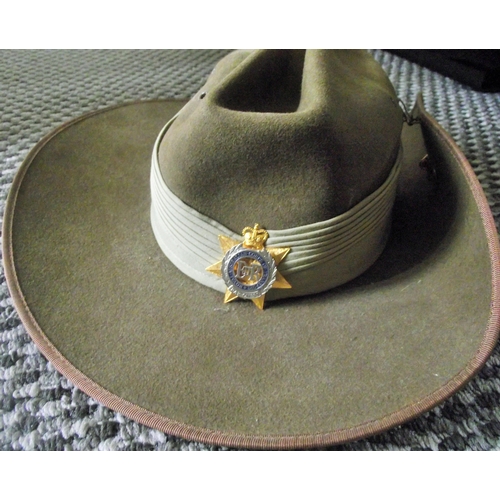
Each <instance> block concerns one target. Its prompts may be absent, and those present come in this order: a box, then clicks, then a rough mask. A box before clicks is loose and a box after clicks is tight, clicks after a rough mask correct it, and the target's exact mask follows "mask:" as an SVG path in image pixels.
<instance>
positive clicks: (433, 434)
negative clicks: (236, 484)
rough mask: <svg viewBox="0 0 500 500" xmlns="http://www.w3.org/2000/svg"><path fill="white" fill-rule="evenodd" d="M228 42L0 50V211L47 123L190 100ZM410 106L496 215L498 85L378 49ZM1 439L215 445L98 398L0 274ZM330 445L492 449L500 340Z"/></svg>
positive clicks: (499, 213)
mask: <svg viewBox="0 0 500 500" xmlns="http://www.w3.org/2000/svg"><path fill="white" fill-rule="evenodd" d="M226 53H227V51H220V50H219V51H207V50H200V51H178V50H176V51H0V113H1V119H0V215H1V217H2V218H3V210H4V206H5V199H6V196H7V193H8V190H9V188H10V185H11V183H12V179H13V177H14V175H15V173H16V170H17V169H18V168H19V166H20V165H21V163H22V161H23V159H24V157H25V156H26V154H27V153H28V151H29V150H30V149H31V148H32V147H33V146H34V145H35V144H36V143H37V142H38V141H39V140H40V139H41V138H42V137H43V136H44V135H45V134H46V133H48V132H49V131H50V130H52V129H53V128H54V127H56V126H57V125H59V124H61V123H63V122H65V121H66V120H68V119H70V118H74V117H76V116H79V115H81V114H82V113H85V112H87V111H91V110H95V109H99V108H103V107H106V106H110V105H113V104H119V103H123V102H126V101H132V100H138V99H155V98H188V97H190V96H191V95H192V94H194V93H195V92H196V91H197V90H198V89H199V88H200V87H201V85H202V84H203V83H204V81H205V80H206V78H207V77H208V74H209V73H210V71H211V69H212V67H213V66H214V64H215V63H216V62H217V60H219V59H220V58H221V57H222V56H223V55H224V54H226ZM373 53H374V55H375V57H376V58H377V59H378V60H379V61H380V62H381V64H382V65H383V66H384V68H385V70H386V71H387V72H388V74H389V76H390V78H391V80H392V82H393V83H394V86H395V88H396V91H397V92H398V95H399V97H400V98H401V99H403V101H404V102H405V103H407V106H408V107H411V106H412V105H413V102H414V100H415V97H416V94H417V93H418V92H419V91H422V93H423V95H424V101H425V103H426V106H427V109H428V110H429V111H430V112H431V113H432V114H433V115H434V116H435V117H436V118H437V120H438V121H439V122H440V123H441V124H442V125H443V126H444V127H445V128H446V129H447V130H448V131H449V132H450V133H451V135H452V136H453V138H454V139H455V140H456V141H457V142H458V144H459V146H460V147H461V149H462V150H463V151H464V153H465V155H466V156H467V157H468V159H469V161H470V162H471V164H472V166H473V168H474V170H475V171H476V174H477V175H478V177H479V180H480V182H481V184H482V186H483V188H484V189H485V191H486V195H487V197H488V199H489V202H490V206H491V208H492V210H493V214H494V215H495V219H496V221H497V227H498V224H499V223H500V94H481V93H479V92H475V91H472V90H470V89H469V88H468V87H465V86H463V85H461V84H459V83H457V82H454V81H452V80H450V79H448V78H445V77H443V76H441V75H439V74H437V73H433V72H431V71H429V70H426V69H424V68H421V67H419V66H417V65H415V64H412V63H410V62H407V61H405V60H403V59H400V58H398V57H396V56H394V55H391V54H389V53H385V52H382V51H374V52H373ZM0 387H1V395H0V398H1V399H0V416H1V418H0V449H3V450H63V449H68V450H94V449H99V450H109V449H117V450H181V449H220V448H217V447H210V446H206V445H203V444H199V443H194V442H188V441H184V440H182V439H178V438H174V437H171V436H168V435H165V434H163V433H162V432H159V431H155V430H151V429H149V428H147V427H145V426H143V425H139V424H137V423H135V422H132V421H131V420H129V419H127V418H125V417H123V416H122V415H120V414H117V413H115V412H113V411H111V410H108V409H107V408H104V407H103V406H101V405H100V404H98V403H97V402H95V401H94V400H92V399H91V398H89V397H88V396H86V395H85V394H83V393H82V392H81V391H79V390H78V389H76V388H75V387H74V386H73V385H72V384H71V383H70V382H69V381H68V380H66V379H65V378H64V377H62V376H61V375H59V374H58V373H57V372H56V371H55V369H54V368H53V366H52V365H51V364H50V363H48V362H47V361H46V360H45V358H44V357H43V356H42V355H41V354H40V353H39V352H38V350H37V348H36V347H35V345H34V343H33V342H32V341H31V339H30V337H29V336H28V335H27V333H26V331H25V329H24V328H23V326H22V324H21V322H20V320H19V317H18V315H17V313H16V312H15V310H14V308H13V305H12V300H11V298H10V295H9V292H8V290H7V285H6V283H5V277H4V274H3V270H2V272H1V275H0ZM334 449H346V450H390V449H398V450H403V449H412V450H422V449H430V450H436V449H441V450H464V449H471V450H499V449H500V348H499V347H498V346H497V348H496V349H495V352H494V354H493V356H492V357H491V358H490V360H489V361H488V363H487V364H486V366H485V368H484V369H483V370H482V371H481V372H480V374H479V375H478V376H476V377H475V378H474V379H473V380H472V381H471V382H470V383H469V384H468V385H467V386H466V387H465V388H464V389H463V390H462V391H460V392H459V393H458V394H456V395H455V396H454V397H452V398H451V399H450V400H448V401H447V402H445V403H443V404H441V405H440V406H438V407H437V408H435V409H434V410H432V411H430V412H428V413H426V414H425V415H423V416H421V417H420V418H418V419H416V420H414V421H412V422H410V423H407V424H405V425H403V426H401V427H398V428H395V429H393V430H391V431H389V432H386V433H384V434H381V435H379V436H374V437H372V438H369V439H365V440H361V441H356V442H354V443H349V444H346V445H343V446H338V447H335V448H334Z"/></svg>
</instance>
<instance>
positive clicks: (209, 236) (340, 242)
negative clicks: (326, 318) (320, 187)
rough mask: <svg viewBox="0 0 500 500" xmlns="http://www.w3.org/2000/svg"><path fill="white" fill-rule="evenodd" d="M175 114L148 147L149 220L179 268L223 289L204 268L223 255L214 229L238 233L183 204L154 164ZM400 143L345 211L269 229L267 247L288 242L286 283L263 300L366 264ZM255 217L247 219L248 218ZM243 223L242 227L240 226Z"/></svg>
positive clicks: (385, 214)
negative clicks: (372, 187)
mask: <svg viewBox="0 0 500 500" xmlns="http://www.w3.org/2000/svg"><path fill="white" fill-rule="evenodd" d="M175 118H176V117H174V118H173V119H172V120H170V122H168V123H167V125H165V127H164V128H163V130H162V131H161V133H160V135H159V136H158V138H157V140H156V142H155V146H154V149H153V158H152V166H151V199H152V202H151V226H152V228H153V232H154V234H155V237H156V240H157V241H158V244H159V245H160V248H161V249H162V251H163V253H164V254H165V255H166V256H167V257H168V258H169V259H170V260H171V261H172V263H173V264H174V265H175V266H176V267H178V268H179V269H180V270H181V271H182V272H183V273H184V274H186V275H188V276H190V277H191V278H193V279H194V280H196V281H198V282H199V283H201V284H203V285H205V286H209V287H210V288H213V289H215V290H218V291H220V292H222V293H224V292H225V290H226V285H225V284H224V282H223V281H222V279H220V278H218V277H217V276H215V275H214V274H211V273H209V272H207V271H206V270H205V269H206V268H207V267H208V266H210V265H211V264H214V263H215V262H217V261H219V260H221V259H222V257H223V255H222V254H221V249H220V245H219V239H218V236H219V235H224V236H228V237H230V238H233V239H235V240H242V237H241V235H239V234H237V233H234V232H233V231H231V230H230V229H228V228H226V227H224V226H223V225H222V224H219V223H218V222H217V221H215V220H213V219H211V218H209V217H207V216H205V215H203V214H201V213H199V212H198V211H197V210H195V209H193V208H192V207H190V206H188V205H186V204H185V203H184V202H183V201H182V200H180V199H179V198H178V197H177V196H176V195H175V194H174V193H172V191H170V189H169V188H168V186H167V185H166V184H165V182H164V180H163V178H162V175H161V172H160V168H159V164H158V148H159V145H160V142H161V140H162V138H163V136H164V135H165V133H166V132H167V131H168V129H169V127H170V125H171V124H172V123H173V121H174V120H175ZM401 159H402V148H401V149H400V152H399V155H398V158H397V160H396V163H395V164H394V166H393V168H392V170H391V172H390V174H389V176H388V178H387V179H386V180H385V182H384V183H383V184H382V185H381V186H380V187H379V188H378V189H377V190H376V191H375V192H373V193H372V194H371V195H369V196H368V197H366V198H365V199H364V200H362V201H361V202H360V203H358V204H357V205H356V206H354V207H353V208H351V209H350V210H348V211H347V212H345V213H343V214H341V215H338V216H336V217H333V218H332V219H328V220H325V221H321V222H317V223H314V224H307V225H304V226H299V227H294V228H288V229H283V230H272V229H269V228H266V230H267V232H268V233H269V239H268V241H267V247H289V248H291V250H290V253H289V254H288V255H287V257H286V259H285V260H284V261H283V262H282V263H281V264H280V265H279V271H280V272H281V274H282V275H283V276H284V277H285V278H286V280H287V281H289V282H290V284H291V285H292V288H290V289H273V290H270V291H269V293H268V295H267V297H266V300H273V299H278V298H284V297H293V296H301V295H307V294H312V293H318V292H321V291H324V290H328V289H331V288H334V287H336V286H339V285H341V284H343V283H346V282H347V281H349V280H351V279H354V278H355V277H356V276H358V275H360V274H361V273H363V272H364V271H365V270H366V269H367V268H368V267H370V266H371V265H372V264H373V263H374V262H375V260H376V259H377V258H378V257H379V255H380V254H381V252H382V250H383V249H384V246H385V243H386V240H387V236H388V234H389V230H390V222H391V211H392V206H393V204H394V198H395V195H396V188H397V183H398V176H399V172H400V170H401ZM255 222H258V221H253V220H249V222H248V224H249V225H253V224H254V223H255ZM242 229H243V228H242Z"/></svg>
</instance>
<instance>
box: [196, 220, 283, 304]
mask: <svg viewBox="0 0 500 500" xmlns="http://www.w3.org/2000/svg"><path fill="white" fill-rule="evenodd" d="M242 235H243V238H244V239H243V242H241V241H237V240H234V239H232V238H228V237H227V236H222V235H219V243H220V246H221V249H222V252H223V253H224V257H223V259H222V260H221V261H219V262H217V263H215V264H213V265H211V266H209V267H207V269H206V270H207V271H209V272H211V273H213V274H216V275H217V276H219V277H221V278H222V279H223V280H224V283H225V284H226V286H227V290H226V294H225V296H224V304H226V303H227V302H231V301H232V300H235V299H237V298H240V299H247V300H251V301H252V302H253V303H254V304H255V305H256V306H257V307H258V308H259V309H264V300H265V298H266V293H267V292H268V291H269V290H270V289H271V288H292V285H290V283H288V281H287V280H286V279H285V278H284V277H283V276H282V275H281V273H280V272H279V271H278V265H279V263H280V262H281V261H282V260H283V259H284V258H285V257H286V256H287V255H288V252H289V251H290V248H265V244H266V241H267V239H268V238H269V234H268V232H267V231H266V230H265V229H262V228H259V225H258V224H255V226H254V227H253V228H251V227H246V228H245V229H243V231H242Z"/></svg>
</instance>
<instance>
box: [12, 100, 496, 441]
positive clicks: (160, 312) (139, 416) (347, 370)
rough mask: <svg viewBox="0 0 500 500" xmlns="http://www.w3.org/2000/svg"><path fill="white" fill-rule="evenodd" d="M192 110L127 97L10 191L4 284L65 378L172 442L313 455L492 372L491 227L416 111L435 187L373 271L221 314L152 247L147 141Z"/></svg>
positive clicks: (468, 179) (65, 129) (40, 150)
mask: <svg viewBox="0 0 500 500" xmlns="http://www.w3.org/2000/svg"><path fill="white" fill-rule="evenodd" d="M182 104H183V103H180V102H174V101H151V102H141V103H132V104H129V105H123V106H118V107H115V108H110V109H107V110H102V111H98V112H95V113H91V114H88V115H85V116H84V117H81V118H79V119H76V120H73V121H71V122H69V123H67V124H65V125H63V126H61V127H60V128H58V129H57V130H55V131H54V132H52V133H51V134H49V135H48V136H47V137H46V138H45V139H43V140H42V141H41V142H40V143H39V144H38V145H37V146H36V147H35V148H34V149H33V151H31V153H30V154H29V156H28V157H27V159H26V160H25V162H24V163H23V165H22V166H21V168H20V170H19V172H18V174H17V176H16V178H15V180H14V183H13V186H12V189H11V192H10V194H9V198H8V201H7V206H6V212H5V219H4V226H3V255H4V266H5V272H6V278H7V283H8V285H9V289H10V291H11V294H12V297H13V300H14V303H15V306H16V308H17V310H18V312H19V314H20V317H21V319H22V321H23V323H24V325H25V326H26V329H27V330H28V332H29V333H30V335H31V337H32V338H33V340H34V341H35V343H36V344H37V345H38V347H39V348H40V350H41V351H42V352H43V354H44V355H45V356H46V357H47V358H48V359H49V360H50V361H51V362H52V363H53V365H54V366H55V367H56V368H57V369H58V370H59V371H60V372H61V373H63V374H64V375H65V376H66V377H68V378H69V379H70V380H71V381H72V382H73V383H75V384H76V385H77V386H78V387H79V388H80V389H82V390H83V391H84V392H86V393H87V394H89V395H90V396H92V397H93V398H95V399H96V400H98V401H100V402H101V403H103V404H104V405H106V406H108V407H110V408H112V409H113V410H116V411H118V412H120V413H123V414H124V415H126V416H128V417H130V418H132V419H134V420H136V421H139V422H141V423H144V424H146V425H148V426H151V427H155V428H158V429H160V430H162V431H164V432H166V433H169V434H174V435H177V436H181V437H184V438H187V439H191V440H196V441H203V442H207V443H213V444H219V445H225V446H238V447H247V448H306V447H317V446H325V445H330V444H337V443H342V442H345V441H349V440H353V439H358V438H361V437H365V436H367V435H370V434H374V433H377V432H381V431H383V430H386V429H388V428H390V427H392V426H395V425H398V424H401V423H403V422H405V421H407V420H409V419H411V418H413V417H415V416H417V415H418V414H420V413H422V412H424V411H426V410H428V409H430V408H431V407H433V406H434V405H436V404H438V403H439V402H441V401H443V400H444V399H446V398H447V397H449V396H450V395H451V394H453V393H454V392H455V391H456V390H458V389H459V388H460V387H461V386H462V385H463V384H464V383H465V382H466V381H467V380H469V379H470V378H471V377H472V376H473V375H474V374H475V373H476V372H477V371H478V370H479V369H480V367H481V366H482V365H483V364H484V362H485V361H486V359H487V357H488V356H489V354H490V353H491V351H492V349H493V347H494V345H495V343H496V340H497V334H498V330H499V311H500V308H499V294H498V277H499V270H500V264H499V257H498V255H499V250H498V241H497V233H496V229H495V225H494V222H493V219H492V216H491V213H490V211H489V208H488V204H487V202H486V199H485V197H484V194H483V192H482V190H481V188H480V186H479V184H478V182H477V180H476V178H475V176H474V173H473V171H472V169H471V167H470V165H469V164H468V162H467V160H466V159H465V158H464V156H463V155H462V154H461V153H460V151H459V150H458V148H457V146H456V145H455V143H454V142H453V141H452V140H451V138H450V137H449V136H448V135H447V134H446V132H444V131H443V129H442V128H441V127H440V126H439V125H438V124H437V123H436V122H435V121H434V120H433V119H432V117H430V116H429V115H428V114H427V113H425V111H424V110H423V108H422V105H421V104H420V108H421V109H420V115H421V120H422V128H423V132H424V136H425V140H426V147H427V150H428V151H429V156H430V157H431V158H432V164H433V167H434V168H435V170H436V172H437V177H438V184H437V187H436V188H435V189H434V191H432V192H430V193H426V194H425V195H419V194H418V193H417V194H416V195H414V196H412V194H411V193H410V192H407V193H406V195H405V196H403V198H401V199H400V200H399V201H398V202H397V203H396V206H395V211H394V227H393V231H392V233H391V236H390V238H389V241H388V244H387V247H386V250H385V251H384V253H383V254H382V256H381V257H380V259H379V260H378V261H377V262H376V263H375V265H374V266H372V268H370V270H369V271H368V272H367V273H365V274H364V275H363V276H361V277H360V278H358V279H357V280H354V281H353V282H351V283H349V284H347V285H345V286H343V287H340V288H337V289H334V290H331V291H330V292H326V293H322V294H318V295H315V296H310V297H302V298H298V299H290V300H283V301H278V302H274V303H271V304H269V306H268V307H267V308H266V310H265V311H263V312H260V311H257V310H256V309H255V307H254V306H253V304H251V303H241V302H236V303H230V304H226V305H223V304H222V297H221V295H220V294H219V293H217V292H215V291H213V290H211V289H209V288H206V287H203V286H202V285H199V284H198V283H196V282H195V281H193V280H191V279H190V278H188V277H186V276H185V275H183V274H182V273H181V272H180V271H178V270H177V269H176V268H175V267H174V266H173V265H172V264H171V263H170V262H169V261H168V259H167V258H166V257H165V256H164V255H163V254H162V253H161V250H160V249H159V247H158V245H157V243H156V241H155V239H154V236H153V233H152V231H151V227H150V220H149V213H150V196H149V173H150V158H151V152H152V146H153V143H154V140H155V138H156V135H157V134H158V132H159V131H160V129H161V128H162V126H163V125H164V124H165V123H166V122H167V121H168V120H169V119H170V118H171V117H172V116H173V115H174V114H175V113H176V112H177V111H178V110H179V109H180V108H181V107H182ZM409 141H411V138H410V139H409ZM410 191H411V189H410ZM250 222H253V221H250Z"/></svg>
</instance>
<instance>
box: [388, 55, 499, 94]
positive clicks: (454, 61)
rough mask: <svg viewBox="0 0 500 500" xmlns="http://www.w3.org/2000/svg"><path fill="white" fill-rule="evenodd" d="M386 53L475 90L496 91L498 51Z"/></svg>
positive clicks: (497, 87)
mask: <svg viewBox="0 0 500 500" xmlns="http://www.w3.org/2000/svg"><path fill="white" fill-rule="evenodd" d="M387 50H388V51H389V52H392V53H394V54H396V55H398V56H401V57H404V58H405V59H408V60H410V61H412V62H416V63H417V64H420V65H421V66H425V67H426V68H429V69H431V70H433V71H438V72H439V73H441V74H443V75H445V76H448V77H450V78H453V79H454V80H457V81H459V82H461V83H464V84H465V85H469V86H470V87H472V88H473V89H475V90H480V91H482V92H499V91H500V50H492V49H488V50H477V49H459V50H442V49H435V50H407V49H387Z"/></svg>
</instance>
